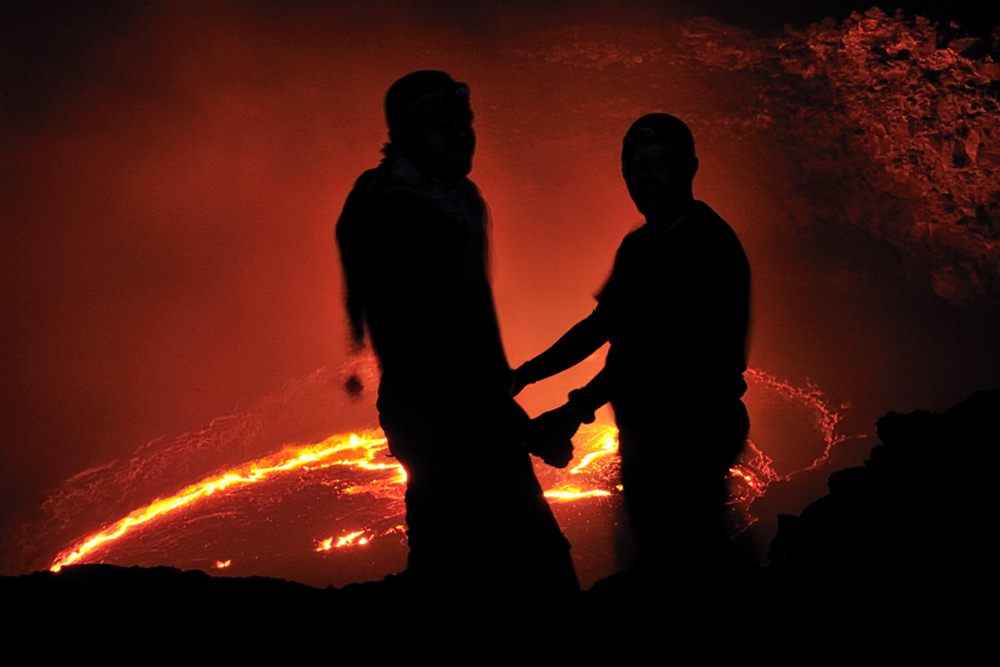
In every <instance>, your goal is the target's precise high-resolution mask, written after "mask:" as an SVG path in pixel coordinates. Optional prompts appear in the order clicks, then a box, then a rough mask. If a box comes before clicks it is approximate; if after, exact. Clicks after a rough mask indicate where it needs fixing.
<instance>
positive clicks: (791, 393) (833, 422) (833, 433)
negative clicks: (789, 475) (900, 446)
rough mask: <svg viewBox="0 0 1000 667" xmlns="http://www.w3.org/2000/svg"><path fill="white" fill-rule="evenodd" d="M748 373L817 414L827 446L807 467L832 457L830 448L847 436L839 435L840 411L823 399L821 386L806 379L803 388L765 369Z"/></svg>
mask: <svg viewBox="0 0 1000 667" xmlns="http://www.w3.org/2000/svg"><path fill="white" fill-rule="evenodd" d="M746 375H747V379H749V380H753V381H755V382H761V383H763V384H765V385H766V386H767V387H768V388H769V389H771V390H773V391H775V392H777V393H778V394H779V395H781V396H784V397H785V398H787V399H789V400H794V401H798V402H799V403H800V404H802V405H803V406H804V407H806V408H807V409H809V410H812V411H813V413H814V414H815V415H816V425H817V427H818V428H819V431H820V433H821V434H822V435H823V441H824V442H825V443H826V447H825V448H824V449H823V454H822V455H820V456H819V457H818V458H817V459H816V460H815V461H813V462H812V465H810V466H809V467H808V468H807V469H808V470H811V469H813V468H816V467H818V466H820V465H822V464H823V463H825V462H826V460H827V459H828V458H829V457H830V450H832V449H833V447H834V446H835V445H837V444H838V443H841V442H843V441H844V440H846V439H847V438H846V437H845V436H842V435H837V423H838V422H839V421H840V419H841V416H840V413H838V412H836V411H835V410H834V409H833V408H831V407H830V405H829V403H827V402H826V401H825V400H824V399H823V392H822V391H820V389H819V387H817V386H816V385H814V384H812V383H811V382H809V381H808V379H807V380H806V387H805V388H802V387H795V386H792V385H791V384H789V383H788V382H785V381H782V380H779V379H778V378H776V377H775V376H773V375H770V374H769V373H765V372H764V371H761V370H757V369H756V368H749V369H747V371H746ZM842 407H846V406H842ZM775 477H777V476H775Z"/></svg>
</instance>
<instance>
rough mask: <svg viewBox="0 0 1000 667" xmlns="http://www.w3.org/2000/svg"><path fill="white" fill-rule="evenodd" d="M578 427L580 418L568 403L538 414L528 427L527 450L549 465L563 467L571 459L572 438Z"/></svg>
mask: <svg viewBox="0 0 1000 667" xmlns="http://www.w3.org/2000/svg"><path fill="white" fill-rule="evenodd" d="M578 428H580V419H579V418H578V415H577V414H576V411H575V410H574V409H573V408H572V407H571V406H570V405H569V404H567V405H564V406H562V407H561V408H556V409H555V410H550V411H549V412H546V413H545V414H542V415H539V416H538V417H535V418H534V419H533V420H531V424H530V426H529V429H528V451H529V452H531V453H532V454H534V455H535V456H537V457H539V458H541V459H542V460H543V461H545V462H546V463H548V464H549V465H550V466H553V467H555V468H565V467H566V466H567V465H569V462H570V461H571V460H573V442H572V438H573V435H574V434H575V433H576V431H577V429H578Z"/></svg>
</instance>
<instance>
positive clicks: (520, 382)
mask: <svg viewBox="0 0 1000 667" xmlns="http://www.w3.org/2000/svg"><path fill="white" fill-rule="evenodd" d="M527 366H528V364H521V365H520V366H518V367H517V369H515V370H513V371H511V373H510V386H509V387H507V393H509V394H510V396H511V398H513V397H514V396H517V395H518V394H520V393H521V390H522V389H524V388H525V387H527V386H528V385H529V384H531V383H532V380H531V378H530V377H529V375H530V374H529V373H528V369H527Z"/></svg>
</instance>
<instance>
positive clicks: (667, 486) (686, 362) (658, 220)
mask: <svg viewBox="0 0 1000 667" xmlns="http://www.w3.org/2000/svg"><path fill="white" fill-rule="evenodd" d="M697 169H698V159H697V157H696V156H695V150H694V138H693V137H692V135H691V131H690V130H689V129H688V127H687V126H686V125H685V124H684V123H683V122H682V121H680V120H678V119H677V118H674V117H673V116H669V115H666V114H650V115H647V116H643V117H642V118H640V119H639V120H637V121H636V122H635V123H634V124H633V125H632V126H631V127H630V128H629V130H628V132H627V133H626V135H625V138H624V141H623V146H622V175H623V176H624V177H625V184H626V186H627V187H628V191H629V194H630V195H631V197H632V200H633V201H634V202H635V205H636V207H637V208H638V209H639V211H640V212H641V213H642V214H643V216H644V217H645V219H646V223H645V224H644V225H643V226H642V227H640V228H639V229H637V230H635V231H633V232H632V233H630V234H629V235H628V236H626V237H625V239H624V241H623V242H622V244H621V247H620V248H619V249H618V254H617V256H616V257H615V262H614V268H613V270H612V272H611V277H610V278H609V279H608V282H607V284H606V285H605V286H604V288H603V289H602V290H601V292H600V293H599V294H598V296H597V301H598V303H597V307H596V308H595V309H594V312H593V313H592V314H591V315H590V316H589V317H587V318H585V319H584V320H582V321H581V322H579V323H578V324H576V325H575V326H574V327H572V328H571V329H570V330H569V331H568V332H567V333H566V334H565V335H564V336H563V337H562V338H560V339H559V340H558V341H557V342H556V343H555V344H554V345H553V346H552V347H551V348H549V349H548V350H547V351H545V352H543V353H542V354H540V355H539V356H537V357H536V358H534V359H532V360H530V361H528V362H527V363H525V364H524V365H522V366H521V367H520V368H518V369H517V370H516V371H515V385H514V389H513V391H512V393H513V394H516V393H517V392H518V391H520V389H521V388H522V387H524V386H525V385H527V384H530V383H533V382H537V381H538V380H541V379H543V378H546V377H549V376H551V375H554V374H556V373H559V372H561V371H563V370H565V369H566V368H569V367H570V366H573V365H575V364H576V363H579V362H580V361H582V360H583V359H585V358H586V357H588V356H589V355H590V354H591V353H593V352H594V351H595V350H597V349H598V348H599V347H601V346H602V345H603V344H604V343H605V342H608V341H610V343H611V347H610V349H609V351H608V356H607V361H606V363H605V366H604V368H603V370H602V371H601V372H600V373H599V374H598V375H597V376H596V377H595V378H594V379H593V380H592V381H591V382H589V383H588V384H587V386H585V387H583V388H582V389H578V390H575V391H573V392H571V393H570V396H569V401H568V402H567V403H566V404H565V405H563V406H562V407H560V408H557V409H555V410H552V411H551V412H547V413H545V414H543V415H541V416H539V417H538V418H536V419H535V421H534V422H533V430H534V434H533V435H532V436H531V440H533V441H534V443H535V445H534V446H535V448H536V449H544V448H550V449H563V450H564V449H565V448H567V447H571V445H570V443H569V438H570V436H572V434H573V433H575V432H576V430H577V428H578V427H579V425H580V423H582V422H588V423H589V422H590V421H593V419H594V411H595V410H596V409H597V408H599V407H600V406H602V405H604V404H605V403H608V402H610V403H611V405H612V408H613V409H614V413H615V420H616V422H617V424H618V428H619V443H620V446H619V451H620V455H621V475H622V484H623V493H624V496H625V501H626V507H627V511H628V515H629V522H630V525H631V527H632V532H633V534H634V536H635V540H636V546H637V548H638V552H639V562H638V565H637V567H638V568H639V569H638V571H640V572H652V571H653V570H654V569H661V570H662V569H663V568H667V567H681V568H685V569H688V570H690V569H691V568H695V569H697V570H700V571H706V572H707V571H708V570H706V568H708V569H711V568H713V567H714V566H715V565H720V566H727V567H728V565H727V563H729V562H730V559H731V558H732V556H731V554H729V553H728V539H727V537H726V534H725V531H724V528H723V526H722V523H721V514H722V511H723V509H724V503H725V500H726V497H727V492H726V491H727V489H726V475H727V472H728V470H729V468H730V467H731V466H732V465H733V463H734V462H735V460H736V458H737V456H738V455H739V453H740V451H741V449H742V447H743V444H744V441H745V438H746V434H747V431H748V429H749V419H748V417H747V412H746V409H745V407H744V405H743V402H742V400H741V397H742V396H743V393H744V392H745V391H746V388H747V385H746V383H745V382H744V380H743V372H744V371H745V370H746V339H747V328H748V321H749V300H750V266H749V263H748V262H747V258H746V255H745V254H744V252H743V248H742V246H741V245H740V242H739V239H737V237H736V234H735V233H734V232H733V230H732V229H731V228H730V227H729V225H727V224H726V223H725V221H723V220H722V218H720V217H719V216H718V215H717V214H716V213H715V212H714V211H712V209H710V208H709V207H708V206H707V205H705V204H704V203H702V202H700V201H696V200H695V199H694V196H693V193H692V181H693V179H694V175H695V173H696V171H697Z"/></svg>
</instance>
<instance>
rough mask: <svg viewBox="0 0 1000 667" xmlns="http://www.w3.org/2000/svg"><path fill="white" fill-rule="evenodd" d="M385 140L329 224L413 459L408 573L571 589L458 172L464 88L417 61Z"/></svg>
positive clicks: (388, 405)
mask: <svg viewBox="0 0 1000 667" xmlns="http://www.w3.org/2000/svg"><path fill="white" fill-rule="evenodd" d="M385 111H386V116H387V120H388V125H389V137H390V142H389V143H388V144H387V145H386V146H385V147H384V149H383V152H384V154H385V157H384V159H383V160H382V163H381V164H380V165H379V166H378V167H377V168H376V169H372V170H370V171H367V172H365V173H364V174H363V175H362V176H361V177H360V178H359V179H358V181H357V183H356V185H355V186H354V189H353V191H352V192H351V193H350V195H349V196H348V198H347V202H346V203H345V205H344V210H343V213H342V214H341V217H340V220H339V221H338V223H337V234H336V236H337V241H338V244H339V248H340V253H341V260H342V264H343V267H344V274H345V280H346V292H347V309H348V313H349V316H350V321H351V326H352V333H353V339H354V341H355V343H356V344H358V345H360V344H362V343H363V341H364V335H365V329H366V328H367V331H368V334H369V336H370V339H371V343H372V346H373V348H374V350H375V353H376V355H377V357H378V359H379V362H380V366H381V370H382V375H381V381H380V384H379V392H378V410H379V421H380V422H381V424H382V427H383V429H384V430H385V432H386V435H387V437H388V441H389V449H390V451H391V452H392V455H393V456H395V457H396V458H398V459H399V461H400V462H401V463H402V464H403V466H404V468H405V470H406V474H407V489H406V521H407V525H408V530H407V536H408V538H409V548H410V553H409V559H408V565H407V577H408V579H409V580H410V581H411V582H413V583H414V584H415V585H419V586H434V587H435V589H437V588H439V587H440V588H443V589H450V590H451V591H452V592H457V591H459V590H460V589H461V588H462V587H463V586H467V585H468V582H469V581H470V580H471V581H476V580H477V579H478V580H479V581H482V582H493V584H494V586H495V590H497V591H505V592H506V593H514V592H520V593H525V592H531V593H538V594H543V593H547V592H571V591H575V590H578V583H577V580H576V575H575V573H574V570H573V564H572V560H571V559H570V557H569V544H568V542H567V541H566V539H565V538H564V537H563V535H562V533H561V531H560V530H559V527H558V525H557V523H556V521H555V519H554V517H553V515H552V512H551V510H550V509H549V507H548V504H547V503H546V501H545V498H544V496H543V495H542V491H541V488H540V487H539V484H538V482H537V480H536V479H535V475H534V471H533V469H532V466H531V462H530V457H529V456H528V453H527V450H526V449H525V448H524V446H523V443H524V436H525V432H526V429H527V426H528V423H529V421H528V418H527V416H526V415H525V413H524V412H523V410H521V408H520V407H519V406H518V405H517V403H515V402H514V400H513V398H511V396H510V394H509V392H508V388H509V387H510V385H511V382H512V375H511V370H510V366H509V365H508V362H507V358H506V355H505V353H504V350H503V346H502V344H501V340H500V332H499V327H498V324H497V318H496V313H495V310H494V305H493V296H492V291H491V288H490V284H489V281H488V277H487V257H488V245H487V241H488V238H487V229H486V209H485V206H484V204H483V201H482V199H481V197H480V195H479V191H478V189H477V188H476V186H475V185H474V184H473V183H472V181H470V180H469V179H468V178H467V175H468V173H469V171H470V170H471V167H472V156H473V152H474V148H475V135H474V133H473V130H472V120H473V116H472V111H471V108H470V106H469V89H468V87H467V86H466V85H465V84H462V83H459V82H456V81H454V80H452V78H451V77H450V76H448V75H447V74H445V73H443V72H437V71H418V72H413V73H411V74H409V75H407V76H405V77H403V78H402V79H400V80H398V81H397V82H396V83H394V84H393V85H392V87H391V88H390V89H389V92H388V94H387V96H386V101H385Z"/></svg>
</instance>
